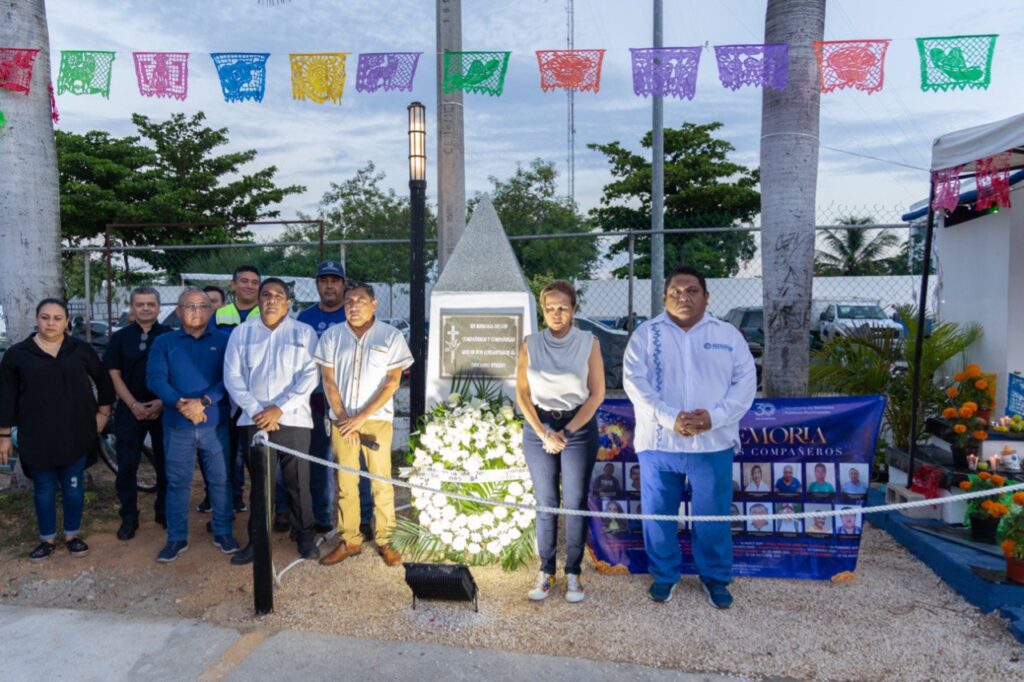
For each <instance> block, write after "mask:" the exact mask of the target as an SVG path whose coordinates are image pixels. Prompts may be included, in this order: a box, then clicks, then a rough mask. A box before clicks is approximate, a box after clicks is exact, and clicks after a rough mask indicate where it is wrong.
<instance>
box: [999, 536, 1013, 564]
mask: <svg viewBox="0 0 1024 682" xmlns="http://www.w3.org/2000/svg"><path fill="white" fill-rule="evenodd" d="M999 546H1000V547H1002V548H1003V556H1005V557H1006V558H1008V559H1009V558H1010V557H1012V556H1013V550H1014V549H1016V548H1017V541H1016V540H1011V539H1006V540H1003V543H1002V544H1001V545H999Z"/></svg>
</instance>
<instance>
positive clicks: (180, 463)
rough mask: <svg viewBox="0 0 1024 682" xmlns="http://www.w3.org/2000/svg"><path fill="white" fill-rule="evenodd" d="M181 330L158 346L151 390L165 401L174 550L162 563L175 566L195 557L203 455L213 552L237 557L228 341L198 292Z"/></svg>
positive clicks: (184, 307) (186, 301) (187, 296)
mask: <svg viewBox="0 0 1024 682" xmlns="http://www.w3.org/2000/svg"><path fill="white" fill-rule="evenodd" d="M177 312H178V317H179V318H181V329H179V330H175V331H173V332H171V333H168V334H164V335H163V336H161V337H160V338H159V339H157V340H156V342H155V343H154V344H153V350H152V352H151V353H150V357H149V365H148V367H147V368H146V383H147V385H148V386H149V389H150V390H151V391H153V393H155V394H156V395H157V397H158V398H160V400H162V401H163V404H164V406H165V409H164V434H165V436H164V450H165V453H164V456H165V466H166V470H167V544H166V545H165V546H164V548H163V549H162V550H161V551H160V554H159V555H158V556H157V561H160V562H169V561H174V560H175V559H177V558H178V555H179V554H181V553H182V552H184V551H185V550H186V549H188V503H189V494H190V492H191V489H192V473H193V471H194V470H195V463H196V454H197V453H198V455H199V457H200V459H201V460H202V467H203V469H204V470H205V472H206V480H207V485H208V488H209V495H210V503H211V506H212V508H213V544H214V545H215V546H216V547H217V548H219V549H220V550H221V551H222V552H224V553H225V554H233V553H235V552H237V551H238V549H239V547H238V542H237V541H236V540H235V538H234V537H233V536H232V534H231V520H232V509H231V493H230V490H229V487H228V473H227V466H226V460H225V457H224V452H225V450H226V449H227V447H228V401H227V397H226V391H225V389H224V351H225V349H226V348H227V344H228V337H227V335H226V334H222V333H221V332H218V331H213V332H211V331H210V330H209V328H208V327H207V323H208V322H209V320H210V314H211V312H212V305H211V303H210V299H209V298H208V297H207V296H206V294H205V293H203V292H202V291H200V290H199V289H189V290H187V291H185V292H184V293H183V294H182V295H181V296H180V297H179V298H178V309H177Z"/></svg>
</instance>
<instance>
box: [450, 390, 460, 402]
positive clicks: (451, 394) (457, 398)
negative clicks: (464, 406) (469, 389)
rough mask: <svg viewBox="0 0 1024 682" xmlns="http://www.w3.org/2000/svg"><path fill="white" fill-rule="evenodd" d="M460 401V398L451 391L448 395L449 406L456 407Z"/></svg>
mask: <svg viewBox="0 0 1024 682" xmlns="http://www.w3.org/2000/svg"><path fill="white" fill-rule="evenodd" d="M461 400H462V396H461V395H459V394H458V393H456V392H455V391H452V392H451V393H449V394H448V404H449V405H458V404H459V402H460V401H461Z"/></svg>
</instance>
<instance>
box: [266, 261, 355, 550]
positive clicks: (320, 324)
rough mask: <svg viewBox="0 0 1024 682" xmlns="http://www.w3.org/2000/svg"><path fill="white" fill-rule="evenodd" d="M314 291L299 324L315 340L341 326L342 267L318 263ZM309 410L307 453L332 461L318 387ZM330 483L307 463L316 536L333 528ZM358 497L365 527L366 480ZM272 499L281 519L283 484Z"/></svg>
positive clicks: (319, 469) (323, 469)
mask: <svg viewBox="0 0 1024 682" xmlns="http://www.w3.org/2000/svg"><path fill="white" fill-rule="evenodd" d="M316 291H317V294H319V296H320V302H319V303H317V304H316V305H312V306H310V307H309V308H306V309H305V310H303V311H302V312H301V313H299V321H300V322H305V323H306V324H308V325H309V326H310V327H312V328H313V331H315V332H316V335H317V338H320V337H321V336H323V335H324V332H325V331H327V330H328V329H330V328H331V327H333V326H334V325H336V324H342V323H343V322H345V306H344V300H345V267H344V266H343V265H342V264H341V263H340V262H338V261H336V260H325V261H323V262H322V263H320V267H319V268H317V271H316ZM310 408H311V410H312V413H313V436H312V438H311V439H310V444H309V449H310V453H311V454H313V455H314V456H315V457H320V458H321V459H323V460H325V461H333V459H334V458H333V457H332V452H331V424H330V420H329V419H328V418H327V409H326V404H325V401H324V389H323V386H322V385H318V386H317V388H316V390H315V391H313V395H312V396H310ZM364 468H365V466H364ZM334 480H335V479H334V476H330V475H328V472H327V467H325V466H323V465H320V464H312V463H310V466H309V486H310V493H311V496H312V498H313V517H314V519H315V520H316V530H317V532H319V533H326V532H328V531H330V530H331V528H332V527H333V526H334V517H335V516H336V515H335V514H334V513H333V507H332V505H331V498H332V497H333V495H332V493H333V491H334ZM359 497H360V500H361V503H362V504H361V506H362V519H363V522H364V523H365V524H368V523H369V517H370V515H371V514H372V513H373V499H372V498H371V496H370V480H369V479H367V478H363V479H360V481H359ZM276 498H277V505H278V509H276V510H275V511H276V512H283V515H284V516H287V513H288V498H287V493H286V491H285V490H284V485H283V482H282V481H280V480H279V481H278V491H277V495H276ZM364 530H365V529H364Z"/></svg>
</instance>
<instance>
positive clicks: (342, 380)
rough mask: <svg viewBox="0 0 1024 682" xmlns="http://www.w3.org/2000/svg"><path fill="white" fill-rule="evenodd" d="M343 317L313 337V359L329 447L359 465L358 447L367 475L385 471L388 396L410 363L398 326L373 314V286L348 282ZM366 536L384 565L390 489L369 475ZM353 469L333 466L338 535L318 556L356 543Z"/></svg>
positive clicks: (327, 561)
mask: <svg viewBox="0 0 1024 682" xmlns="http://www.w3.org/2000/svg"><path fill="white" fill-rule="evenodd" d="M344 301H345V322H344V323H343V324H336V325H334V326H333V327H331V328H330V329H328V330H327V331H326V332H324V335H323V336H322V337H321V338H320V343H319V344H318V345H317V349H316V361H317V363H318V364H319V365H320V371H321V374H322V376H323V384H324V395H325V396H326V397H327V404H328V406H329V407H330V410H331V421H332V423H333V426H332V428H331V447H332V448H334V455H335V456H336V457H337V458H338V464H341V465H343V466H346V467H350V468H352V469H357V470H358V469H359V450H360V449H361V448H362V449H363V450H364V454H365V455H366V468H367V469H369V471H370V473H371V474H376V475H378V476H389V477H390V476H391V438H392V435H393V430H392V421H393V420H394V416H395V406H394V401H393V400H392V396H394V395H395V391H396V390H398V384H399V382H401V380H402V371H403V370H404V369H406V368H407V367H409V366H411V365H412V363H413V359H412V353H411V352H409V346H408V344H406V342H405V338H404V337H403V336H402V333H401V332H400V331H398V330H397V329H395V328H394V327H392V326H391V325H389V324H385V323H383V322H380V321H379V320H377V318H376V316H375V313H376V311H377V299H376V298H375V297H374V295H373V287H371V286H370V285H369V284H363V283H361V282H349V285H348V288H347V289H346V290H345V298H344ZM370 485H371V487H372V490H373V517H374V540H375V541H376V544H377V553H378V554H380V555H381V556H382V557H383V558H384V563H386V564H387V565H388V566H397V565H398V564H400V563H402V555H401V554H399V553H398V552H397V551H396V550H395V549H393V548H392V547H391V546H390V545H389V544H388V541H389V540H390V538H391V531H392V530H394V528H395V490H394V488H393V487H392V485H391V484H390V483H384V482H382V481H377V480H373V481H371V484H370ZM359 518H360V510H359V476H358V475H357V474H353V473H349V472H347V471H340V470H339V471H338V534H339V535H341V542H340V543H339V544H338V546H337V547H335V548H334V550H332V551H331V553H330V554H328V555H327V556H325V557H324V558H323V559H321V560H320V563H321V564H323V565H325V566H331V565H333V564H337V563H340V562H342V561H344V560H345V559H347V558H348V557H350V556H355V555H356V554H359V553H360V552H361V551H362V549H363V535H362V533H360V532H359Z"/></svg>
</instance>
